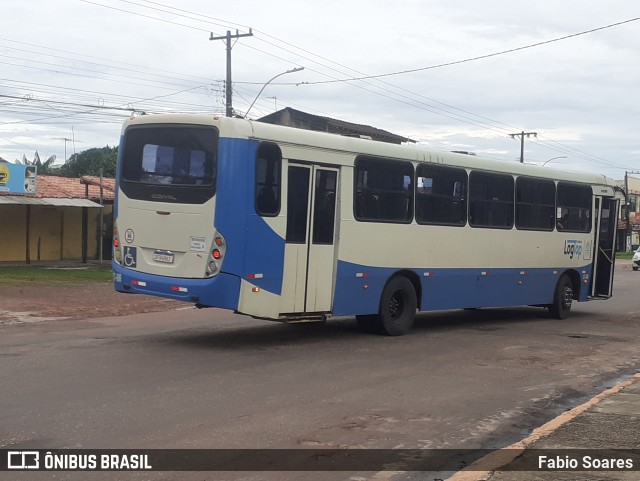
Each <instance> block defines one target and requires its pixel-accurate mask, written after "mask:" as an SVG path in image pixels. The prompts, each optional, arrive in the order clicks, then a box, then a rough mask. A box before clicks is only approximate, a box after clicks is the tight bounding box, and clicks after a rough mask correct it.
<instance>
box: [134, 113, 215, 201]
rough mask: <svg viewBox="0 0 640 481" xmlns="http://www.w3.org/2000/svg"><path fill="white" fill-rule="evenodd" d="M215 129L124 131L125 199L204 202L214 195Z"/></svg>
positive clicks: (136, 127)
mask: <svg viewBox="0 0 640 481" xmlns="http://www.w3.org/2000/svg"><path fill="white" fill-rule="evenodd" d="M217 146H218V131H217V129H216V128H214V127H204V126H201V127H194V126H185V125H176V126H173V125H172V126H161V127H159V126H147V125H142V126H135V127H130V128H129V129H127V131H126V132H125V138H124V152H123V157H122V162H123V165H122V170H121V185H122V190H123V191H124V193H125V194H126V195H127V196H128V197H132V198H136V199H141V200H155V201H158V200H162V201H168V202H181V203H190V204H195V203H203V202H206V200H208V199H210V198H211V197H212V196H213V195H214V194H215V184H216V164H217Z"/></svg>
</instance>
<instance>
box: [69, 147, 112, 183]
mask: <svg viewBox="0 0 640 481" xmlns="http://www.w3.org/2000/svg"><path fill="white" fill-rule="evenodd" d="M117 158H118V148H117V147H109V146H108V145H107V146H106V147H102V148H93V149H88V150H83V151H82V152H80V153H79V154H73V155H72V156H71V157H69V160H68V161H67V163H66V164H64V165H63V166H62V167H61V168H60V174H61V175H63V176H64V177H80V176H81V175H100V169H102V175H103V176H104V177H115V176H116V160H117Z"/></svg>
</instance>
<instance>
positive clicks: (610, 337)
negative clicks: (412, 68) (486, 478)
mask: <svg viewBox="0 0 640 481" xmlns="http://www.w3.org/2000/svg"><path fill="white" fill-rule="evenodd" d="M639 299H640V273H638V272H632V271H631V269H630V268H629V267H625V266H624V265H622V266H619V267H618V269H617V272H616V282H615V297H614V299H611V300H608V301H593V302H589V303H581V304H577V303H574V306H573V312H572V315H571V316H570V318H569V319H566V320H563V321H558V320H554V319H550V318H548V316H547V314H546V311H544V310H543V309H540V308H518V309H491V310H489V309H487V310H479V311H453V312H446V313H429V314H424V315H420V316H419V317H418V319H417V322H416V325H415V326H414V329H413V330H412V332H411V333H410V334H409V335H407V336H404V337H399V338H390V337H381V336H375V335H365V334H362V333H360V332H359V331H358V329H357V327H356V323H355V320H354V319H352V318H351V319H336V320H332V321H330V322H328V323H327V324H326V325H317V324H302V325H284V324H278V323H272V322H267V321H259V320H254V319H250V318H246V317H243V316H238V315H234V314H232V313H229V312H226V311H219V310H214V309H208V310H197V309H193V308H189V307H187V306H186V305H185V308H184V309H180V310H173V311H169V312H162V313H149V314H140V315H133V316H125V317H113V318H100V319H90V320H77V321H72V320H56V321H41V322H31V323H17V324H8V325H2V326H0V386H1V391H0V447H3V448H11V449H19V448H22V449H26V448H41V449H52V448H96V449H97V448H118V449H121V448H132V449H140V448H305V447H306V448H347V447H353V448H469V449H476V448H495V447H501V446H505V445H508V444H510V443H511V442H513V441H515V440H519V439H521V438H522V437H524V436H526V434H527V433H528V432H530V430H531V429H533V428H535V427H537V426H539V425H541V424H543V423H544V422H546V421H548V420H549V419H551V418H553V417H554V416H555V415H557V414H558V413H560V412H562V411H563V410H565V409H567V408H569V407H572V406H575V405H576V404H579V403H581V402H583V401H584V400H585V399H587V398H589V397H591V396H593V395H595V394H596V393H599V392H600V391H602V390H603V389H605V388H607V387H609V386H611V385H613V384H614V383H615V382H616V381H617V380H618V379H620V378H622V377H624V376H625V375H629V374H633V373H636V372H638V371H640V369H639V368H640V350H639V349H638V337H639V335H640V309H639V307H640V306H639V304H640V303H639V301H638V300H639ZM596 442H597V441H595V440H594V443H596ZM594 447H597V446H594ZM3 474H4V475H7V474H11V477H6V476H5V477H3ZM127 476H129V477H127ZM370 476H371V473H369V474H368V475H367V476H364V477H362V476H361V475H358V474H357V473H356V474H353V473H352V474H349V473H330V474H327V473H324V475H322V476H320V475H318V474H317V473H315V474H314V473H284V474H282V473H280V474H279V475H278V474H277V473H266V474H265V473H258V474H256V473H253V474H252V473H227V474H225V475H224V476H222V475H220V474H219V473H218V474H209V473H146V474H135V475H125V474H118V473H111V474H104V473H103V474H100V473H56V474H55V479H89V480H91V479H141V480H142V479H144V480H147V479H167V480H178V479H180V480H182V479H187V480H203V479H251V480H253V479H256V480H257V479H352V480H360V479H365V478H368V477H370ZM390 477H392V473H382V474H379V475H377V476H374V478H375V479H388V478H390ZM0 479H29V480H30V479H52V478H51V473H25V474H23V473H0ZM421 479H425V478H421ZM429 479H432V478H429Z"/></svg>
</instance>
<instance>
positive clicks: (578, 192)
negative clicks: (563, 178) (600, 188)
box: [556, 182, 593, 232]
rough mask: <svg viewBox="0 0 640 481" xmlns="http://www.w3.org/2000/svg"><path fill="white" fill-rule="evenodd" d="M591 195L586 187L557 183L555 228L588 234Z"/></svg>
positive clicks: (589, 188) (588, 187) (589, 189)
mask: <svg viewBox="0 0 640 481" xmlns="http://www.w3.org/2000/svg"><path fill="white" fill-rule="evenodd" d="M592 195H593V194H592V190H591V187H590V186H588V185H578V184H569V183H565V182H559V183H558V189H557V216H556V217H557V225H556V228H557V229H558V230H564V231H568V232H590V231H591V202H592Z"/></svg>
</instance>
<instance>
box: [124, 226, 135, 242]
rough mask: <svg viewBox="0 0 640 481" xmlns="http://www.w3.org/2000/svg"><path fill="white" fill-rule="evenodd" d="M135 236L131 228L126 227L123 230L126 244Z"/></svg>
mask: <svg viewBox="0 0 640 481" xmlns="http://www.w3.org/2000/svg"><path fill="white" fill-rule="evenodd" d="M135 238H136V235H135V234H134V233H133V229H127V230H126V231H125V232H124V240H125V241H126V242H127V244H131V243H132V242H133V240H134V239H135Z"/></svg>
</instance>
